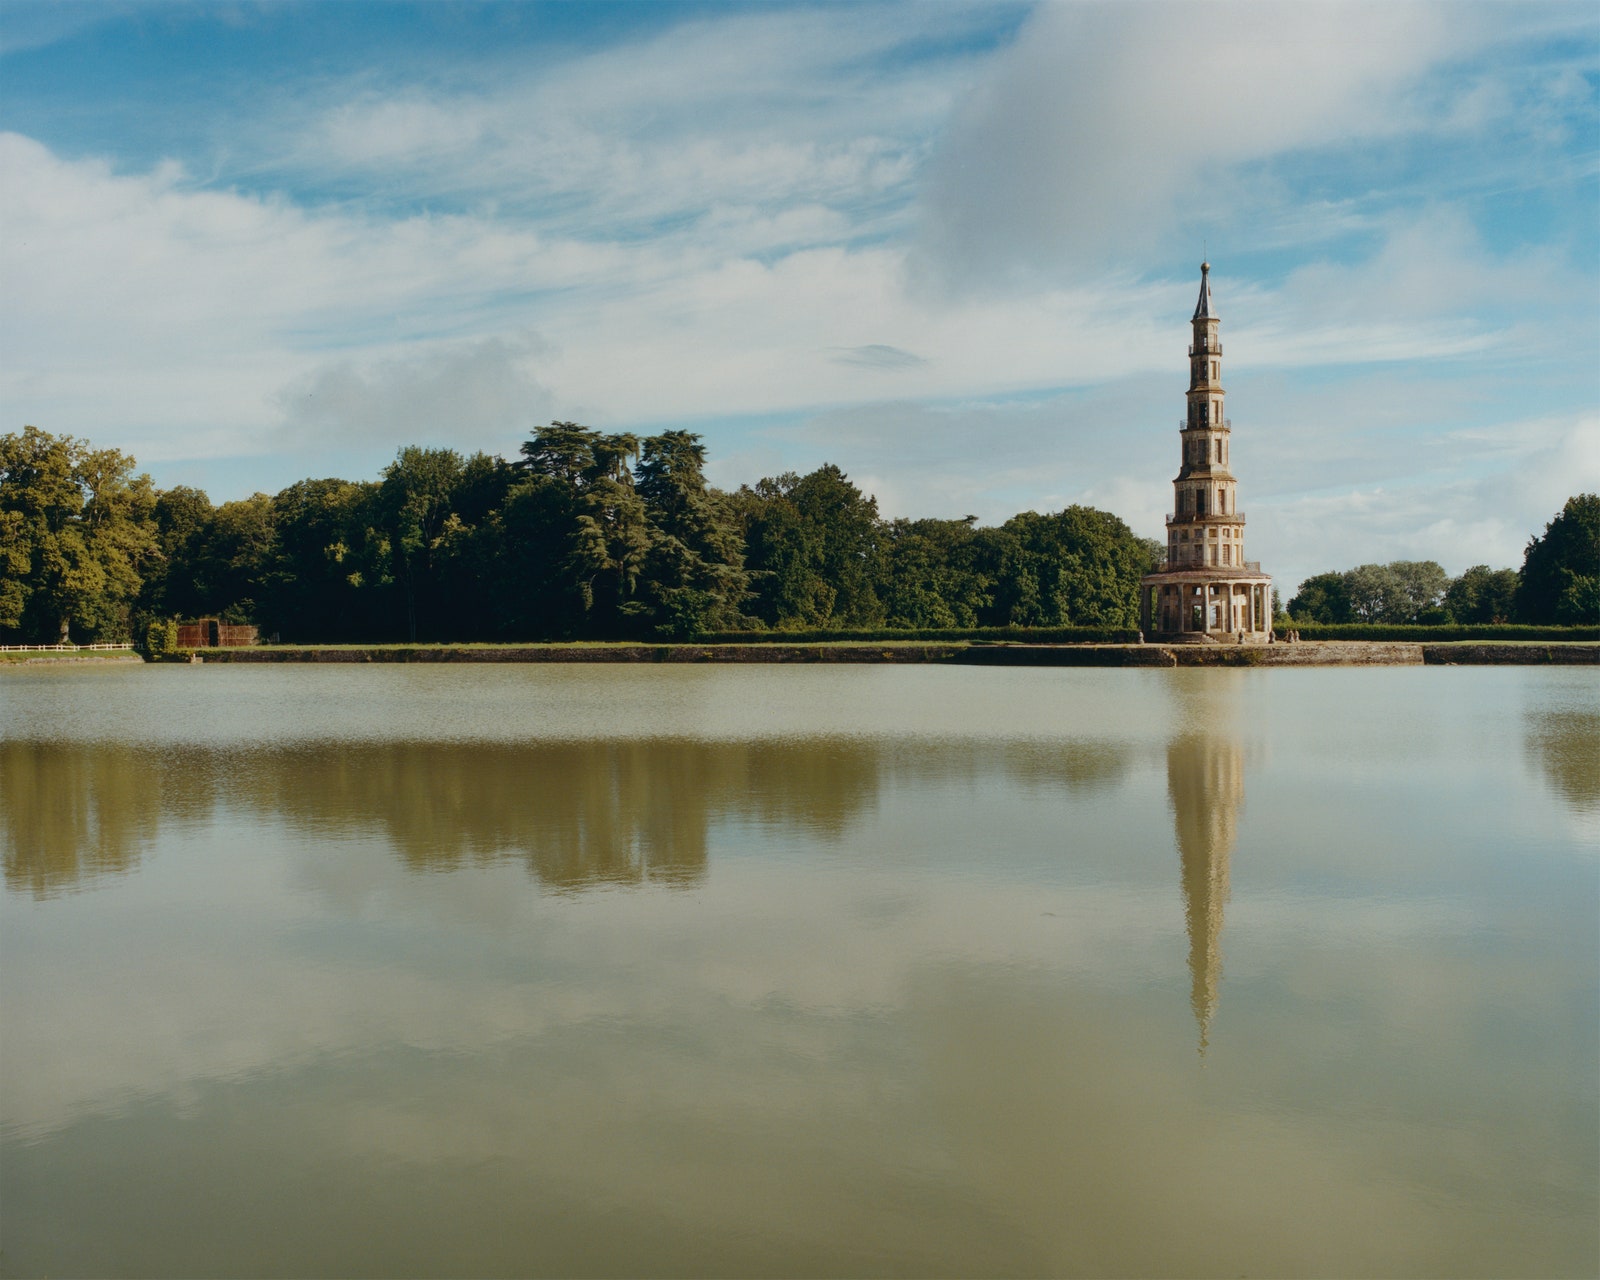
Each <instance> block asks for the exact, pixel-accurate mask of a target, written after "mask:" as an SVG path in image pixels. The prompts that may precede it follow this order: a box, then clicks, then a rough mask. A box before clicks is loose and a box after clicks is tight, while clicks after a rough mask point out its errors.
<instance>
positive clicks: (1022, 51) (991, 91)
mask: <svg viewBox="0 0 1600 1280" xmlns="http://www.w3.org/2000/svg"><path fill="white" fill-rule="evenodd" d="M1502 24H1503V19H1502ZM1496 28H1497V24H1495V23H1493V22H1490V21H1488V20H1486V17H1485V11H1484V10H1482V9H1479V8H1477V7H1469V6H1464V5H1458V6H1450V7H1445V6H1439V5H1417V4H1412V5H1365V4H1363V5H1357V4H1348V3H1341V4H1324V3H1300V4H1293V5H1288V4H1266V3H1232V4H1225V5H1194V4H1115V5H1112V4H1101V5H1089V4H1052V5H1042V6H1040V8H1039V9H1038V10H1036V12H1035V14H1034V16H1033V18H1032V19H1031V20H1030V22H1029V23H1028V24H1027V25H1026V26H1025V28H1024V29H1023V31H1022V33H1021V34H1020V35H1019V37H1018V38H1017V40H1016V43H1015V45H1014V46H1013V47H1012V48H1011V49H1010V50H1009V51H1007V53H1006V54H1005V55H1004V56H1003V57H1002V58H1001V59H999V60H998V63H997V65H996V66H994V67H993V68H992V69H991V72H990V74H989V75H988V76H986V77H985V79H984V81H983V82H982V84H981V85H980V86H979V87H978V88H977V90H976V91H975V92H974V93H973V94H972V95H971V96H970V97H969V98H968V100H967V101H966V102H964V103H963V104H962V106H961V107H960V109H959V110H958V111H957V112H956V114H955V116H954V118H953V119H952V121H951V124H950V126H949V128H948V130H947V132H946V134H945V136H944V138H943V140H942V142H941V145H940V148H939V151H938V154H937V156H936V159H935V161H934V163H933V164H932V166H931V168H930V172H929V181H928V187H927V193H926V201H927V221H926V225H925V228H924V236H925V247H926V248H927V250H928V252H929V255H930V258H931V260H932V262H933V263H934V264H936V267H937V269H938V270H939V271H941V272H942V273H944V274H945V275H947V276H948V277H950V278H953V279H954V280H956V281H958V282H960V283H962V284H965V285H972V284H975V283H977V282H979V281H984V282H986V283H990V284H992V283H993V282H994V281H995V279H996V278H1001V279H1010V278H1011V276H1012V275H1013V273H1023V274H1024V275H1025V273H1027V272H1029V271H1033V270H1037V269H1038V268H1040V267H1046V268H1049V267H1054V266H1060V265H1061V264H1071V265H1072V266H1073V267H1074V268H1076V270H1077V271H1078V272H1079V273H1081V272H1082V271H1083V270H1084V269H1085V268H1086V267H1092V266H1093V265H1094V264H1097V263H1100V262H1104V261H1106V260H1107V259H1108V258H1110V259H1111V260H1126V259H1127V258H1128V257H1130V256H1133V257H1139V256H1144V257H1146V258H1148V256H1149V255H1150V254H1151V252H1152V251H1153V250H1154V251H1156V252H1157V253H1158V254H1159V250H1160V247H1161V243H1162V242H1163V241H1164V239H1165V238H1167V237H1170V236H1171V235H1172V234H1173V233H1174V231H1175V230H1176V229H1178V228H1180V227H1183V226H1185V225H1186V224H1188V225H1193V224H1194V223H1195V222H1196V221H1206V220H1215V219H1217V218H1219V217H1220V216H1221V215H1223V214H1224V213H1228V212H1233V211H1234V210H1233V206H1234V205H1235V204H1236V203H1237V202H1238V200H1239V198H1240V196H1241V195H1243V194H1246V192H1247V191H1248V192H1249V193H1250V194H1259V193H1258V192H1257V191H1254V190H1251V189H1249V188H1246V189H1244V190H1241V188H1240V186H1239V184H1240V182H1241V178H1242V175H1241V173H1240V172H1239V169H1238V167H1239V166H1241V165H1246V164H1249V163H1252V162H1257V161H1262V160H1266V159H1269V158H1272V157H1275V156H1279V155H1282V154H1284V153H1287V152H1295V151H1304V150H1307V149H1311V148H1317V147H1320V146H1326V145H1330V144H1339V145H1341V146H1349V145H1350V144H1352V143H1354V142H1356V141H1358V140H1361V139H1371V138H1379V137H1387V136H1391V135H1395V134H1398V133H1403V132H1405V131H1407V130H1409V129H1414V128H1419V127H1422V126H1423V125H1424V124H1425V123H1427V124H1432V123H1436V122H1435V121H1433V120H1431V119H1427V120H1425V119H1423V118H1422V116H1423V114H1424V113H1425V112H1426V110H1427V109H1428V107H1429V106H1430V105H1432V106H1433V109H1434V110H1435V111H1438V110H1440V109H1442V108H1440V107H1439V106H1438V104H1427V103H1424V102H1422V101H1419V100H1417V99H1416V98H1415V97H1414V96H1413V95H1414V91H1415V89H1416V88H1417V83H1418V80H1419V78H1420V77H1422V76H1423V74H1424V73H1426V72H1427V71H1429V70H1430V69H1431V68H1434V67H1436V66H1437V65H1439V64H1440V63H1441V62H1442V61H1444V60H1446V59H1448V58H1449V57H1451V56H1452V55H1455V54H1458V53H1461V52H1463V51H1466V50H1469V49H1472V48H1474V47H1476V46H1479V45H1481V44H1482V43H1483V42H1484V41H1486V40H1487V39H1489V38H1491V37H1492V35H1493V34H1494V33H1495V32H1496ZM1262 213H1263V211H1262V210H1261V209H1260V208H1259V207H1253V208H1252V209H1251V213H1250V218H1249V220H1250V221H1252V222H1260V221H1261V220H1262Z"/></svg>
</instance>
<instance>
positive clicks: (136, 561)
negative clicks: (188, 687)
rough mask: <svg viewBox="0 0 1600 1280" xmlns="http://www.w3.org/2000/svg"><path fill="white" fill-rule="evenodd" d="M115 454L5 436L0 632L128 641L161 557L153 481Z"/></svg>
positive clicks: (61, 440)
mask: <svg viewBox="0 0 1600 1280" xmlns="http://www.w3.org/2000/svg"><path fill="white" fill-rule="evenodd" d="M134 466H135V463H134V460H133V459H132V458H130V457H128V456H127V455H126V454H124V453H122V452H120V451H118V450H116V449H91V448H90V447H89V446H88V444H87V443H85V442H84V441H81V440H77V439H74V438H73V437H71V436H53V435H51V434H49V433H48V432H45V431H40V430H39V429H38V428H37V427H31V426H30V427H24V428H23V430H22V432H21V433H20V434H8V435H5V436H0V568H3V569H4V572H3V574H0V627H3V628H5V629H7V630H11V631H16V632H19V633H21V634H24V635H26V636H28V637H29V638H31V639H37V640H44V639H49V640H52V641H59V642H62V643H65V642H67V641H68V640H69V638H70V633H71V629H72V628H73V627H78V628H80V629H82V630H83V631H84V632H86V633H87V634H88V636H89V637H91V638H94V639H102V640H104V639H126V638H127V636H128V634H129V626H130V619H131V612H132V606H133V603H134V601H135V599H136V598H137V596H138V594H139V590H140V587H141V586H142V585H143V578H142V574H143V572H144V570H145V569H146V567H147V566H148V565H149V564H150V563H151V562H152V561H153V560H154V559H155V557H156V555H157V548H156V537H155V524H154V520H153V512H154V507H155V491H154V489H153V487H152V486H151V484H150V477H149V476H146V475H135V474H134V470H133V469H134Z"/></svg>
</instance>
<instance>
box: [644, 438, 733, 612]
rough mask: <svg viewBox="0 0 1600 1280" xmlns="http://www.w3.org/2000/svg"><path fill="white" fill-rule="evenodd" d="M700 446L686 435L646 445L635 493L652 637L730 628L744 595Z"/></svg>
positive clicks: (729, 531)
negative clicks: (644, 531) (641, 511)
mask: <svg viewBox="0 0 1600 1280" xmlns="http://www.w3.org/2000/svg"><path fill="white" fill-rule="evenodd" d="M705 456H706V451H705V446H704V445H702V444H701V443H700V437H699V436H697V435H694V434H692V433H690V432H688V431H668V432H664V433H663V434H661V435H659V436H650V437H648V438H647V439H646V440H645V441H644V442H643V444H642V446H641V451H640V458H639V466H638V468H637V475H636V487H637V490H638V494H639V497H640V498H641V499H643V501H644V504H645V518H646V523H647V526H648V536H649V547H648V550H647V551H646V553H645V565H644V574H643V587H642V590H641V591H640V596H641V601H640V603H641V605H642V608H643V611H644V616H645V617H646V618H647V619H648V621H649V622H650V623H651V624H652V625H653V627H654V629H655V631H656V632H657V634H660V635H663V636H672V637H687V636H691V635H694V634H695V633H697V632H700V631H707V630H712V629H722V628H733V627H737V626H738V625H739V624H740V623H741V622H742V621H744V619H743V615H742V614H741V612H740V606H741V605H742V604H743V603H744V601H745V598H746V597H747V596H748V595H749V591H750V575H749V573H748V572H746V570H745V567H744V542H743V539H742V538H741V537H740V536H739V529H738V526H737V524H736V523H735V520H734V514H733V512H732V510H731V509H730V506H729V503H728V500H727V498H726V497H725V495H723V494H720V493H718V492H716V491H715V490H713V489H711V488H710V487H709V486H708V485H707V484H706V480H705V474H704V466H705Z"/></svg>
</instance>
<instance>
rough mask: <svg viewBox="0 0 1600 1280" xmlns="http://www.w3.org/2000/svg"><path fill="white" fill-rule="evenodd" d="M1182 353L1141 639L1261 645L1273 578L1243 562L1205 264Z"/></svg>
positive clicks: (1143, 589) (1268, 626)
mask: <svg viewBox="0 0 1600 1280" xmlns="http://www.w3.org/2000/svg"><path fill="white" fill-rule="evenodd" d="M1192 323H1193V325H1194V341H1193V343H1192V344H1191V345H1190V347H1189V392H1188V402H1189V411H1188V415H1187V416H1186V417H1185V418H1184V420H1183V421H1182V422H1180V423H1179V424H1178V432H1179V436H1180V438H1181V439H1182V441H1183V462H1182V465H1181V466H1180V468H1179V470H1178V476H1177V479H1175V480H1174V481H1173V482H1172V488H1173V502H1172V514H1171V515H1169V516H1168V517H1167V557H1166V561H1165V562H1164V563H1163V564H1162V566H1161V568H1160V569H1159V570H1157V571H1156V572H1155V573H1152V574H1149V575H1147V576H1146V577H1144V578H1143V579H1141V580H1140V583H1139V626H1140V629H1141V630H1142V631H1143V632H1144V634H1145V635H1146V636H1147V637H1151V638H1154V639H1159V640H1167V641H1173V640H1176V641H1183V642H1189V643H1197V644H1206V643H1222V642H1225V641H1227V642H1234V643H1238V644H1265V643H1266V642H1267V640H1268V639H1269V638H1270V637H1271V635H1272V578H1271V577H1270V576H1269V575H1267V574H1265V573H1262V572H1261V565H1260V562H1258V561H1255V560H1246V559H1245V555H1244V514H1243V513H1242V512H1241V511H1240V510H1239V504H1238V481H1236V480H1235V479H1234V477H1233V472H1232V471H1231V470H1229V467H1230V465H1231V461H1232V460H1231V458H1230V457H1229V438H1230V437H1231V435H1232V424H1231V423H1230V422H1229V421H1228V418H1227V415H1226V414H1224V413H1223V411H1222V401H1223V394H1224V393H1223V390H1222V343H1221V342H1219V341H1218V340H1217V327H1218V325H1220V324H1221V317H1220V316H1218V315H1217V308H1216V304H1215V303H1213V302H1212V300H1211V264H1210V263H1209V262H1202V263H1201V264H1200V300H1199V302H1197V303H1196V304H1195V308H1194V317H1193V322H1192Z"/></svg>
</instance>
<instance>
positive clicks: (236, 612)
mask: <svg viewBox="0 0 1600 1280" xmlns="http://www.w3.org/2000/svg"><path fill="white" fill-rule="evenodd" d="M705 462H706V451H705V446H704V444H703V443H702V442H701V439H700V437H699V436H698V435H696V434H695V433H693V432H690V431H681V430H675V431H665V432H662V433H660V434H659V435H651V436H637V435H633V434H630V433H606V432H602V431H597V430H595V429H593V428H590V427H586V426H583V425H581V424H579V423H574V422H553V423H551V424H550V425H549V426H547V427H540V428H538V429H537V430H535V431H534V432H533V433H532V435H531V437H530V438H529V439H528V440H527V441H526V442H525V443H524V444H523V445H522V447H521V450H520V454H519V456H518V457H517V458H516V460H514V461H506V460H504V459H501V458H497V457H493V456H491V455H488V454H484V453H478V454H474V455H472V456H470V457H467V456H463V455H461V454H459V453H457V452H455V451H454V450H451V449H437V448H423V447H416V446H412V447H406V448H403V449H400V450H399V451H397V453H396V455H395V459H394V461H393V462H392V463H390V464H389V466H387V467H386V468H384V470H383V473H382V475H381V477H380V478H379V479H377V480H374V481H350V480H342V479H337V478H324V479H306V480H301V481H297V482H296V483H294V484H292V485H290V486H289V487H288V488H286V489H283V490H281V491H280V492H278V493H276V494H271V495H269V494H264V493H257V494H253V495H252V496H250V497H248V498H242V499H239V500H237V501H233V502H225V503H222V504H221V505H220V506H217V505H213V504H212V502H211V500H210V499H209V498H208V497H207V496H206V494H205V493H203V492H201V491H200V490H198V489H193V488H188V487H185V486H177V487H175V488H172V489H167V490H161V491H158V490H156V489H155V488H154V486H153V485H152V484H151V482H150V479H149V477H147V476H144V475H139V474H136V472H135V464H134V460H133V459H132V458H130V457H128V456H127V455H126V454H123V453H120V452H119V451H117V450H115V449H94V448H91V447H90V446H89V444H87V443H86V442H84V441H81V440H77V439H74V438H73V437H70V436H52V435H50V434H49V433H47V432H44V431H40V430H38V429H37V428H35V427H26V428H24V429H23V430H22V431H21V432H20V433H17V434H13V435H6V436H0V635H4V636H5V637H6V638H7V639H21V640H27V641H29V642H53V641H56V640H59V639H61V638H63V637H67V636H69V635H70V636H72V637H73V638H78V639H87V640H107V639H118V640H124V639H128V638H130V637H134V636H140V637H143V636H145V635H148V634H155V631H152V629H151V624H152V623H164V622H165V620H168V619H171V618H173V617H176V616H185V617H199V616H213V617H218V618H220V619H221V620H223V621H225V622H227V621H231V622H254V623H256V624H257V625H259V626H260V627H261V629H262V631H263V632H264V633H265V634H267V635H274V634H276V635H279V636H280V637H281V638H283V639H285V640H289V641H293V642H298V643H337V642H374V641H385V640H399V639H405V640H432V641H466V640H495V641H515V640H551V639H582V638H591V639H640V638H658V639H684V638H689V637H693V636H695V635H698V634H704V633H707V632H712V631H716V632H726V631H739V630H762V629H770V630H778V631H792V630H804V629H809V628H835V629H840V628H843V629H877V628H888V629H906V630H923V629H946V628H963V629H964V628H974V627H1002V628H1003V627H1078V626H1081V627H1097V628H1105V629H1113V630H1132V629H1133V628H1135V627H1137V625H1138V605H1137V601H1138V583H1139V579H1140V577H1141V576H1143V575H1144V574H1145V573H1148V572H1149V571H1150V570H1151V569H1152V568H1154V567H1155V566H1156V564H1157V563H1158V562H1159V561H1160V558H1161V551H1162V548H1161V545H1160V544H1159V543H1158V542H1156V541H1154V540H1152V539H1147V538H1140V537H1137V536H1136V535H1135V534H1134V533H1133V532H1132V531H1131V530H1130V529H1129V528H1128V526H1127V525H1126V524H1124V523H1123V522H1122V521H1121V520H1120V519H1118V518H1117V517H1116V516H1114V515H1112V514H1110V513H1109V512H1106V511H1099V510H1096V509H1094V508H1092V507H1082V506H1072V507H1067V508H1066V509H1065V510H1062V511H1057V512H1047V513H1040V512H1036V511H1025V512H1021V513H1019V514H1018V515H1016V516H1013V517H1012V518H1011V519H1009V520H1007V521H1006V522H1005V523H1004V524H1001V525H998V526H989V527H985V526H981V525H979V524H978V521H977V519H976V517H973V516H966V517H963V518H961V519H934V518H923V519H906V518H898V519H891V520H886V519H884V518H883V517H882V515H880V513H879V511H878V504H877V500H876V499H875V498H874V497H872V495H870V494H867V493H864V492H863V491H862V490H861V488H860V487H859V486H858V485H856V484H855V483H854V482H853V481H851V479H850V477H849V476H847V475H846V474H845V473H844V472H843V471H842V470H841V469H840V468H839V467H837V466H834V465H833V464H831V463H829V464H824V465H823V466H820V467H818V468H817V469H816V470H815V471H812V472H810V473H808V474H806V475H797V474H795V473H793V472H785V473H783V474H781V475H777V476H771V477H767V478H765V479H762V480H758V481H757V482H755V483H754V484H750V485H744V486H742V487H741V488H739V489H738V490H737V491H735V492H732V493H725V492H722V491H719V490H718V489H716V488H714V487H713V486H712V485H710V484H709V483H708V482H707V480H706V476H705ZM1289 612H1290V613H1291V614H1292V615H1293V617H1294V618H1295V619H1298V620H1300V621H1305V622H1314V621H1315V622H1351V621H1370V622H1385V623H1418V622H1421V623H1430V622H1446V621H1452V620H1453V621H1457V622H1493V621H1497V620H1498V621H1504V620H1507V619H1508V618H1511V617H1517V618H1521V619H1525V620H1527V621H1533V622H1575V621H1588V622H1594V621H1600V497H1596V496H1595V495H1593V494H1586V495H1582V496H1579V497H1575V498H1573V499H1572V500H1571V501H1569V502H1568V503H1567V504H1566V507H1565V508H1564V509H1563V510H1562V511H1561V512H1560V513H1558V515H1557V516H1556V517H1555V518H1554V519H1553V520H1552V521H1551V522H1550V524H1549V525H1548V526H1547V527H1546V529H1545V531H1544V533H1543V534H1542V535H1540V536H1538V537H1535V538H1534V539H1532V541H1530V543H1529V544H1528V550H1527V555H1526V557H1525V561H1524V564H1523V568H1522V570H1521V572H1520V573H1518V572H1517V571H1514V570H1511V569H1491V568H1489V567H1488V566H1487V565H1474V566H1473V567H1472V568H1470V569H1468V570H1467V571H1466V572H1465V573H1464V574H1462V575H1461V577H1460V578H1457V579H1454V580H1452V579H1450V578H1449V577H1448V576H1447V575H1446V573H1445V571H1444V570H1443V569H1442V568H1441V567H1440V566H1439V565H1438V564H1436V563H1434V562H1433V561H1431V560H1424V561H1394V562H1391V563H1389V564H1386V565H1377V564H1367V565H1360V566H1357V567H1356V568H1354V569H1349V570H1344V571H1342V572H1329V573H1323V574H1318V575H1316V576H1315V577H1312V578H1308V579H1307V580H1306V581H1305V582H1302V583H1301V584H1300V590H1299V592H1298V593H1297V594H1296V595H1295V597H1294V598H1293V599H1292V600H1291V601H1290V603H1289ZM157 630H160V628H157ZM162 634H165V632H164V631H162Z"/></svg>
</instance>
